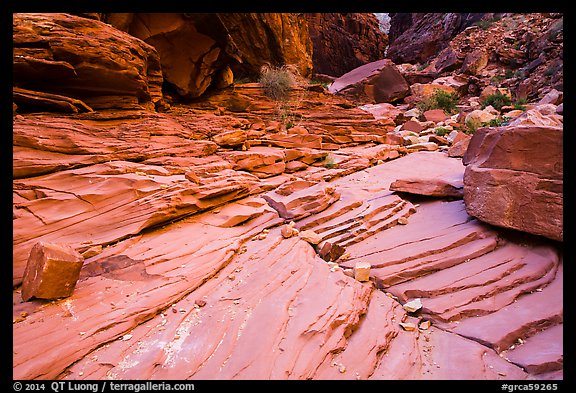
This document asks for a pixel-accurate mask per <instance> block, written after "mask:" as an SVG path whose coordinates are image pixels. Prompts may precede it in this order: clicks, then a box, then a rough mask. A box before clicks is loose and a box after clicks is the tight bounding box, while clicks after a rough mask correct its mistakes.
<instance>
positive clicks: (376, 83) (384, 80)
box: [329, 59, 410, 104]
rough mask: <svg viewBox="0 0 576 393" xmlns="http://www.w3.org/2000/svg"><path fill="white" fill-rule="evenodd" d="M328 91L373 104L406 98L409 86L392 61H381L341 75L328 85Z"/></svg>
mask: <svg viewBox="0 0 576 393" xmlns="http://www.w3.org/2000/svg"><path fill="white" fill-rule="evenodd" d="M329 91H330V92H331V93H336V94H341V95H343V96H344V97H346V98H349V99H350V100H352V101H356V102H361V103H364V104H366V103H370V104H375V103H381V102H394V101H398V100H400V99H402V98H404V97H406V96H407V95H408V93H409V92H410V86H409V85H408V82H406V80H405V79H404V77H403V76H402V74H401V73H400V71H399V70H398V68H397V67H396V65H395V64H394V63H393V62H392V61H390V60H389V59H382V60H378V61H375V62H372V63H368V64H365V65H363V66H361V67H358V68H355V69H353V70H352V71H350V72H347V73H346V74H344V75H342V76H341V77H340V78H338V79H336V80H335V81H334V83H332V84H331V85H330V87H329Z"/></svg>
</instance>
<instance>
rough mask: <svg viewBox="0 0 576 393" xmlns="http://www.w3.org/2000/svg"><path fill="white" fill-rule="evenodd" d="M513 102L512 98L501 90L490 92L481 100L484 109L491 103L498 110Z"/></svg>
mask: <svg viewBox="0 0 576 393" xmlns="http://www.w3.org/2000/svg"><path fill="white" fill-rule="evenodd" d="M510 104H512V100H511V99H510V97H508V96H507V95H506V94H502V93H501V92H499V91H497V92H496V93H494V94H490V95H489V96H488V97H486V98H485V99H484V100H482V101H481V102H480V105H481V106H482V109H484V108H486V107H487V106H489V105H492V108H494V109H496V110H498V111H499V110H500V109H502V107H503V106H506V105H510Z"/></svg>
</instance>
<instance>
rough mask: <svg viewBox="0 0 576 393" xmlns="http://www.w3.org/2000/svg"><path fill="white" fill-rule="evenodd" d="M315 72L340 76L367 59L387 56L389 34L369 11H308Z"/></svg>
mask: <svg viewBox="0 0 576 393" xmlns="http://www.w3.org/2000/svg"><path fill="white" fill-rule="evenodd" d="M306 19H307V21H308V28H309V31H310V40H311V41H312V47H313V52H312V61H313V64H314V73H315V74H325V75H331V76H335V77H339V76H341V75H343V74H345V73H347V72H348V71H351V70H353V69H354V68H357V67H360V66H361V65H364V64H366V63H370V62H373V61H376V60H380V59H383V58H384V57H386V56H385V54H386V46H387V45H388V36H387V35H386V34H385V33H383V32H382V31H380V29H379V22H378V19H377V18H376V16H375V15H374V14H369V13H344V14H343V13H315V14H306Z"/></svg>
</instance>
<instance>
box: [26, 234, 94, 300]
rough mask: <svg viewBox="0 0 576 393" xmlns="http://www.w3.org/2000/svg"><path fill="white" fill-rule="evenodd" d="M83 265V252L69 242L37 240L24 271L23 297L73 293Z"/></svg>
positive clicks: (30, 297) (55, 296)
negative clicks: (68, 243)
mask: <svg viewBox="0 0 576 393" xmlns="http://www.w3.org/2000/svg"><path fill="white" fill-rule="evenodd" d="M83 264H84V258H83V257H82V255H81V254H80V253H79V252H77V251H76V250H75V249H73V248H72V247H71V246H69V245H67V244H58V243H44V242H38V243H36V244H35V245H34V247H32V250H31V251H30V256H29V257H28V263H27V264H26V269H25V270H24V278H23V281H22V300H24V301H28V300H30V299H33V298H37V299H57V298H61V297H68V296H70V295H71V294H72V292H73V291H74V288H75V287H76V282H77V281H78V277H79V276H80V269H81V268H82V265H83Z"/></svg>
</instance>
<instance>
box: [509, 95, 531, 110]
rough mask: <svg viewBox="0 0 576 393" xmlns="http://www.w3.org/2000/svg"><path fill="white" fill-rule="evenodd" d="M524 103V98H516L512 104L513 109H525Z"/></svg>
mask: <svg viewBox="0 0 576 393" xmlns="http://www.w3.org/2000/svg"><path fill="white" fill-rule="evenodd" d="M526 103H527V101H526V98H518V99H517V100H516V101H515V102H514V103H513V104H512V105H513V106H514V109H518V110H521V111H525V110H526Z"/></svg>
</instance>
